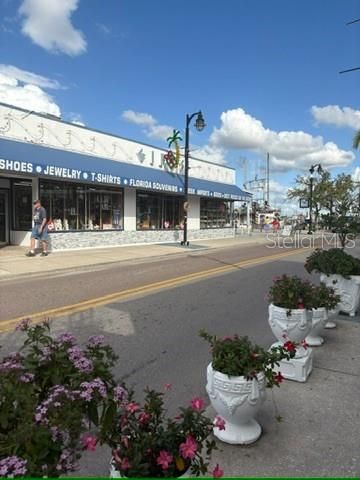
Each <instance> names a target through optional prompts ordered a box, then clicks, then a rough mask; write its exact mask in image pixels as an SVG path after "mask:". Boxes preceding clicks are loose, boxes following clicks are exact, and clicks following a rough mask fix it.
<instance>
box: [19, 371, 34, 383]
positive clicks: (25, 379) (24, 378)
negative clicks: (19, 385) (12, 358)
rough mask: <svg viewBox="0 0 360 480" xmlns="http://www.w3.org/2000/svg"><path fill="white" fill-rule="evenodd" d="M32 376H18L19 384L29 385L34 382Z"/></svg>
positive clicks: (28, 374)
mask: <svg viewBox="0 0 360 480" xmlns="http://www.w3.org/2000/svg"><path fill="white" fill-rule="evenodd" d="M34 376H35V375H34V374H33V373H24V374H23V375H21V376H20V382H23V383H31V382H32V381H33V380H34Z"/></svg>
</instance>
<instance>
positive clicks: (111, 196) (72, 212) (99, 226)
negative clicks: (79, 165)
mask: <svg viewBox="0 0 360 480" xmlns="http://www.w3.org/2000/svg"><path fill="white" fill-rule="evenodd" d="M40 198H41V201H42V204H43V205H44V207H45V208H46V210H47V214H48V217H49V218H50V225H51V228H50V230H53V231H64V230H121V229H122V228H123V217H124V215H123V191H122V190H121V189H110V188H102V187H97V188H96V187H93V186H91V187H90V186H88V185H78V184H74V183H67V182H51V181H40Z"/></svg>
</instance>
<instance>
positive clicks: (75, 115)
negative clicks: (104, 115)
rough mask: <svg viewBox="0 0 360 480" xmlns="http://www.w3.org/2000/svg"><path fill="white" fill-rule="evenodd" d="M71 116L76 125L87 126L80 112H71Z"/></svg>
mask: <svg viewBox="0 0 360 480" xmlns="http://www.w3.org/2000/svg"><path fill="white" fill-rule="evenodd" d="M69 117H70V122H71V123H73V124H74V125H80V126H81V127H85V123H84V121H83V118H82V116H81V114H80V113H75V112H70V114H69Z"/></svg>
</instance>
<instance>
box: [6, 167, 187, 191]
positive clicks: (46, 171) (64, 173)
mask: <svg viewBox="0 0 360 480" xmlns="http://www.w3.org/2000/svg"><path fill="white" fill-rule="evenodd" d="M1 170H5V171H9V172H16V173H30V174H38V175H41V176H46V177H56V178H63V179H65V180H79V181H87V182H89V181H90V182H94V183H105V184H108V185H125V186H129V187H138V188H148V189H152V190H160V191H164V192H172V193H178V192H179V190H180V189H179V187H178V186H176V185H170V184H166V183H162V182H156V181H150V180H140V179H136V178H129V179H127V178H121V177H120V176H118V175H111V174H109V173H101V172H89V171H83V170H78V169H76V168H67V167H57V166H55V165H37V164H35V163H32V162H22V161H18V160H5V159H1V158H0V171H1Z"/></svg>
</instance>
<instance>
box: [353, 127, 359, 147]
mask: <svg viewBox="0 0 360 480" xmlns="http://www.w3.org/2000/svg"><path fill="white" fill-rule="evenodd" d="M359 145H360V130H358V131H357V132H356V133H355V135H354V138H353V148H359Z"/></svg>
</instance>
